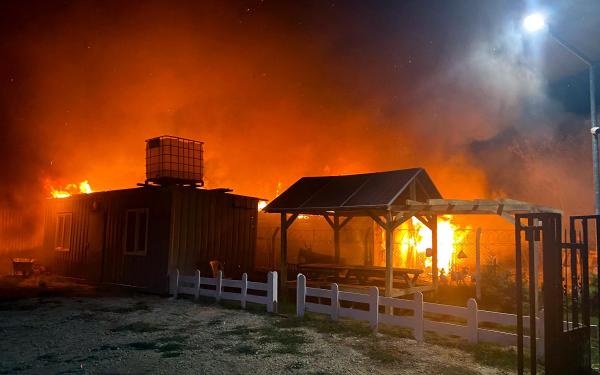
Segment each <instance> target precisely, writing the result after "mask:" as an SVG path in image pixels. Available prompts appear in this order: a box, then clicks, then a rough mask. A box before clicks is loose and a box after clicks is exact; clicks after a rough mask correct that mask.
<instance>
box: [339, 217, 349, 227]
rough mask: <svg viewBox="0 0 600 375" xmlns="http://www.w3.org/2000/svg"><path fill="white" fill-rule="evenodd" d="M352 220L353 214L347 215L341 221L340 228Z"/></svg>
mask: <svg viewBox="0 0 600 375" xmlns="http://www.w3.org/2000/svg"><path fill="white" fill-rule="evenodd" d="M350 220H352V216H346V217H345V218H344V220H342V222H341V223H340V229H342V228H343V227H344V226H345V225H346V224H348V222H349V221H350Z"/></svg>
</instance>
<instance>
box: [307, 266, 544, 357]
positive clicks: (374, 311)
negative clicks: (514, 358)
mask: <svg viewBox="0 0 600 375" xmlns="http://www.w3.org/2000/svg"><path fill="white" fill-rule="evenodd" d="M296 285H297V290H296V315H297V316H298V317H302V316H304V312H305V311H309V312H315V313H320V314H327V315H329V316H331V318H332V319H333V320H337V319H338V318H339V317H349V318H352V319H357V320H364V321H367V322H369V325H370V327H371V328H372V329H373V330H377V329H378V326H379V324H380V323H383V324H387V325H391V326H398V327H403V328H409V329H410V330H411V331H412V334H413V337H414V338H415V339H416V340H417V341H419V342H421V341H423V340H424V332H427V331H428V332H435V333H438V334H442V335H452V336H458V337H461V338H464V339H467V340H468V341H469V342H470V343H473V344H476V343H478V342H487V343H494V344H499V345H504V346H512V345H516V344H517V335H516V334H515V333H512V332H503V331H499V330H494V329H490V328H482V327H480V323H493V324H497V325H501V326H507V327H514V326H516V324H517V316H516V315H514V314H506V313H499V312H494V311H486V310H479V309H478V307H477V301H476V300H475V299H473V298H471V299H469V300H468V301H467V306H466V307H461V306H450V305H441V304H436V303H430V302H423V294H422V293H421V292H416V293H414V298H413V299H412V300H405V299H398V298H392V297H381V296H379V289H378V288H377V287H371V288H369V292H368V294H361V293H352V292H340V291H339V286H338V285H337V284H335V283H334V284H331V288H330V289H319V288H310V287H307V286H306V277H305V276H304V275H302V274H298V276H297V284H296ZM307 297H313V298H318V299H319V300H318V301H319V302H318V303H317V302H307V300H306V299H307ZM321 298H324V299H328V300H329V301H330V303H329V304H324V303H321V302H322V301H321V300H320V299H321ZM353 302H357V303H362V304H367V305H368V309H366V310H365V309H355V308H350V307H341V304H344V305H347V304H351V303H353ZM380 307H383V309H380ZM394 309H401V310H405V311H407V312H410V313H411V315H394V313H393V311H394ZM380 310H383V311H384V312H380ZM426 314H429V316H426ZM431 314H435V315H438V316H439V318H437V319H431ZM446 317H449V318H450V319H449V320H450V321H443V319H444V318H446ZM456 320H463V321H466V323H465V324H460V323H458V322H456ZM536 322H537V324H536V330H537V335H536V336H537V337H538V338H537V340H538V345H537V349H538V353H537V355H538V357H543V354H544V353H543V350H544V345H543V326H544V324H543V311H541V314H540V317H538V318H536ZM523 326H524V327H525V328H527V327H529V317H528V316H524V317H523ZM524 345H525V346H528V345H529V337H528V336H525V338H524Z"/></svg>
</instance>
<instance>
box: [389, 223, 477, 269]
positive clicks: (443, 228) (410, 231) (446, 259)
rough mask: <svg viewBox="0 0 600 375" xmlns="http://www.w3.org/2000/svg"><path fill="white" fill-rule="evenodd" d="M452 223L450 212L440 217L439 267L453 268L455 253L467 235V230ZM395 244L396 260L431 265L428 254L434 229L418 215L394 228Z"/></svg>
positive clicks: (401, 263)
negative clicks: (417, 217) (420, 219)
mask: <svg viewBox="0 0 600 375" xmlns="http://www.w3.org/2000/svg"><path fill="white" fill-rule="evenodd" d="M464 229H469V227H467V228H460V227H459V226H458V225H456V224H455V223H453V217H452V216H451V215H445V216H441V217H439V218H438V260H437V266H438V269H439V270H441V269H442V268H443V269H444V270H445V271H448V270H451V269H452V268H453V267H452V266H453V263H454V261H455V256H456V254H458V252H460V250H461V248H462V244H463V243H464V242H465V240H466V237H467V231H465V230H464ZM394 245H395V247H396V248H397V249H398V250H397V251H398V255H397V256H395V259H394V263H396V264H395V265H397V266H401V267H402V266H404V267H417V268H418V267H419V266H422V265H423V264H424V265H425V268H431V264H432V263H431V262H432V258H431V257H427V256H426V252H427V249H428V248H431V246H432V242H431V230H430V229H429V228H428V227H427V226H426V225H425V224H423V223H421V222H420V221H419V220H418V219H416V218H415V217H413V218H411V220H409V221H407V222H405V223H403V224H402V225H401V226H400V227H399V228H398V229H397V230H396V231H395V232H394Z"/></svg>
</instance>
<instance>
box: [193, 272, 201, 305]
mask: <svg viewBox="0 0 600 375" xmlns="http://www.w3.org/2000/svg"><path fill="white" fill-rule="evenodd" d="M200 280H201V279H200V270H196V292H195V293H194V299H198V298H199V297H200V284H201V282H200Z"/></svg>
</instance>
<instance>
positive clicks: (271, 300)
mask: <svg viewBox="0 0 600 375" xmlns="http://www.w3.org/2000/svg"><path fill="white" fill-rule="evenodd" d="M267 312H270V313H272V312H277V272H276V271H272V272H269V273H268V274H267Z"/></svg>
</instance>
